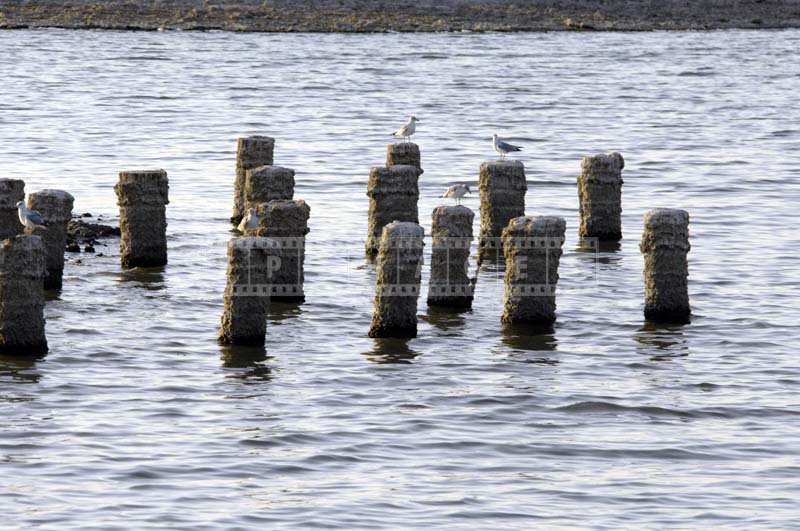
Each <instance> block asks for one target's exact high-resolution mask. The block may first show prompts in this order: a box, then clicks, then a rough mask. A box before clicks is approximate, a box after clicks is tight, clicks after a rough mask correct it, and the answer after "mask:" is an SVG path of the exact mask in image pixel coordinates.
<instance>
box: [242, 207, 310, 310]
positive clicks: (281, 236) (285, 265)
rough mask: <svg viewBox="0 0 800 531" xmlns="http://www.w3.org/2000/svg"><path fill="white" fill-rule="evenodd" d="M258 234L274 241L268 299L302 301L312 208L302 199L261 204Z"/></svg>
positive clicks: (249, 232)
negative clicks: (307, 235) (309, 220)
mask: <svg viewBox="0 0 800 531" xmlns="http://www.w3.org/2000/svg"><path fill="white" fill-rule="evenodd" d="M256 213H257V215H258V217H259V225H258V228H257V229H255V231H248V232H247V234H248V235H249V234H251V233H252V232H254V233H255V234H256V235H257V236H262V237H269V238H270V239H271V240H272V241H273V242H275V247H274V248H273V249H271V250H270V260H271V262H270V264H271V265H270V283H271V285H272V286H271V288H270V298H271V299H272V300H273V301H275V302H303V301H304V300H305V293H304V291H303V283H304V281H305V266H304V264H305V254H306V251H305V248H306V234H308V231H309V229H308V218H309V216H310V214H311V208H310V207H309V206H308V204H306V202H305V201H303V200H302V199H296V200H291V201H290V200H280V201H269V202H268V203H262V204H261V205H259V206H258V207H257V209H256Z"/></svg>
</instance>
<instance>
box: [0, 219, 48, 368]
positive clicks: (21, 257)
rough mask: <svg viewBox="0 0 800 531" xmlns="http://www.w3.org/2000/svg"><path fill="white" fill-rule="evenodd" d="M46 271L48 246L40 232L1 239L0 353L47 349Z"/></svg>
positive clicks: (24, 352) (36, 354)
mask: <svg viewBox="0 0 800 531" xmlns="http://www.w3.org/2000/svg"><path fill="white" fill-rule="evenodd" d="M44 275H45V250H44V244H43V243H42V239H41V238H40V237H39V236H33V235H27V234H26V235H18V236H14V237H12V238H9V239H6V240H3V241H0V354H15V355H28V356H38V355H41V354H44V353H45V352H47V338H46V337H45V331H44V287H43V285H44Z"/></svg>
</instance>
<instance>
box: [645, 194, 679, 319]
mask: <svg viewBox="0 0 800 531" xmlns="http://www.w3.org/2000/svg"><path fill="white" fill-rule="evenodd" d="M639 249H640V250H641V252H642V254H643V255H644V289H645V292H644V316H645V318H646V319H648V320H649V321H656V322H674V323H687V322H689V318H690V315H691V309H690V307H689V286H688V277H689V264H688V260H687V256H686V255H687V254H688V253H689V249H690V245H689V213H688V212H686V211H685V210H679V209H673V208H656V209H654V210H650V211H649V212H647V213H646V214H645V216H644V232H643V233H642V241H641V242H640V243H639Z"/></svg>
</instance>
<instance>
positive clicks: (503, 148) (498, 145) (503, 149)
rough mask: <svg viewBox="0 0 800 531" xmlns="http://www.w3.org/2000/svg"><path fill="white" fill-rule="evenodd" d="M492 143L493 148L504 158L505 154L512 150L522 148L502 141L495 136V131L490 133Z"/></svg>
mask: <svg viewBox="0 0 800 531" xmlns="http://www.w3.org/2000/svg"><path fill="white" fill-rule="evenodd" d="M492 144H493V145H494V150H495V151H497V152H498V153H500V158H501V159H504V158H506V155H507V154H509V153H511V152H512V151H522V148H521V147H519V146H515V145H513V144H509V143H508V142H503V141H502V140H501V139H500V137H499V136H497V133H495V134H493V135H492Z"/></svg>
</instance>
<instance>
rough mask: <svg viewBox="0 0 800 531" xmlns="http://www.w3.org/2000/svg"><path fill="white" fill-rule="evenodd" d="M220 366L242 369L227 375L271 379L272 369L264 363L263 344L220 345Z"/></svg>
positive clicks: (245, 378) (247, 378) (243, 378)
mask: <svg viewBox="0 0 800 531" xmlns="http://www.w3.org/2000/svg"><path fill="white" fill-rule="evenodd" d="M220 358H221V359H222V366H223V367H224V368H226V369H244V370H241V371H236V372H235V373H232V374H230V375H228V376H227V377H228V378H237V379H241V380H262V381H269V380H272V377H273V372H272V369H271V368H270V367H269V366H268V365H266V361H267V359H268V357H267V349H266V348H265V347H263V346H223V347H220Z"/></svg>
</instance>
